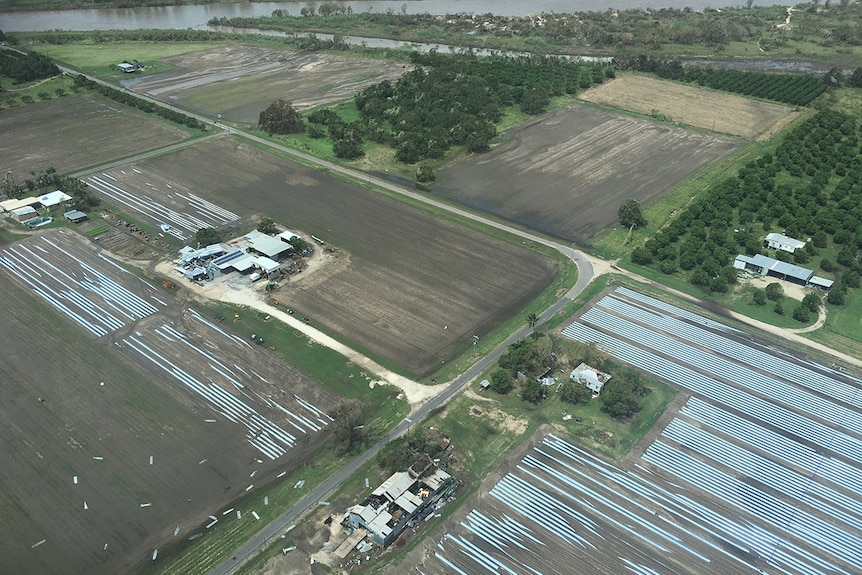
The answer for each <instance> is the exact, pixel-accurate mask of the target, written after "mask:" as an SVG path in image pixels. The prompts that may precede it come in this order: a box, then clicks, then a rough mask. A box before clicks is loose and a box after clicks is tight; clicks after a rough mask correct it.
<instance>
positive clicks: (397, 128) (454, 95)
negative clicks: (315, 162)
mask: <svg viewBox="0 0 862 575" xmlns="http://www.w3.org/2000/svg"><path fill="white" fill-rule="evenodd" d="M411 61H412V63H413V64H415V65H416V67H415V68H414V69H413V70H412V71H410V72H407V73H406V74H405V75H404V76H402V77H401V78H399V79H398V81H397V82H395V84H392V83H391V82H389V81H383V82H381V83H379V84H375V85H373V86H370V87H368V88H366V89H364V90H362V91H361V92H359V93H358V94H357V95H356V96H355V98H354V104H355V108H353V109H351V108H348V107H345V106H339V107H337V108H321V109H317V110H313V111H312V112H311V113H309V114H308V122H309V123H310V127H309V129H308V139H303V140H302V144H303V145H304V146H305V147H306V149H319V148H321V147H323V145H324V144H323V142H324V138H328V141H329V143H331V146H332V155H333V156H335V158H341V159H348V160H351V159H356V158H360V157H362V156H364V155H365V154H366V152H367V151H368V150H367V146H366V143H365V142H366V140H370V142H373V143H374V144H376V145H379V146H385V147H391V148H392V149H393V150H394V158H395V160H396V161H398V162H401V163H406V164H414V163H416V162H419V161H422V160H441V159H442V158H443V157H444V155H445V154H446V153H447V152H448V151H449V150H450V148H453V147H457V148H463V149H466V150H467V151H468V152H471V153H481V152H484V151H487V150H488V149H489V148H490V145H491V143H492V141H493V140H494V138H495V137H496V136H497V124H498V123H500V122H501V120H502V119H503V114H504V111H505V110H506V109H508V108H518V109H520V111H521V112H522V113H523V114H525V115H527V116H530V115H536V114H540V113H543V112H545V111H546V110H547V109H548V107H549V106H550V105H551V103H552V98H555V97H561V96H565V95H569V96H570V95H572V94H574V93H576V92H577V91H578V90H581V89H585V88H589V87H590V86H591V85H593V84H594V83H600V82H602V81H604V79H605V78H606V77H609V76H612V75H613V70H612V69H611V68H606V67H603V66H601V65H598V64H580V63H576V62H571V61H568V60H564V59H558V58H551V57H519V58H512V57H503V56H496V57H492V58H474V57H469V56H456V55H443V54H437V53H430V54H420V53H418V52H414V53H413V54H412V56H411ZM453 102H454V103H455V104H454V105H453ZM283 107H284V106H283V105H282V108H283ZM270 108H272V106H271V107H270ZM342 113H343V114H345V115H344V116H342V115H341V114H342ZM270 115H271V112H270V109H269V108H268V109H267V110H264V112H262V113H261V122H260V127H261V129H263V130H264V131H266V132H268V133H269V134H273V133H277V134H287V133H295V132H302V131H303V129H304V126H303V125H302V124H300V123H298V122H297V121H296V118H295V114H294V116H291V118H293V119H292V120H291V121H290V129H287V128H278V129H275V128H274V126H273V125H272V122H271V120H269V116H270ZM277 117H279V118H282V120H281V123H284V122H285V120H284V118H287V117H289V115H288V114H287V112H283V113H281V114H278V115H277ZM374 144H372V145H374ZM327 156H328V154H327ZM324 157H325V156H324ZM377 168H378V169H379V166H377ZM429 168H430V166H429ZM432 169H433V168H432ZM408 177H409V178H411V179H412V177H413V176H412V175H410V176H408ZM423 177H424V178H426V180H425V181H426V182H427V181H431V180H430V179H428V175H427V172H426V175H423Z"/></svg>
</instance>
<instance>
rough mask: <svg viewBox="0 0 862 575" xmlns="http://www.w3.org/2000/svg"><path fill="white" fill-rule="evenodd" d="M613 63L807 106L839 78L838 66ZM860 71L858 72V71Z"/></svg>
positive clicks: (639, 59)
mask: <svg viewBox="0 0 862 575" xmlns="http://www.w3.org/2000/svg"><path fill="white" fill-rule="evenodd" d="M617 64H618V65H619V66H620V68H622V69H626V70H636V71H639V72H649V73H652V74H656V75H657V76H659V77H661V78H666V79H669V80H676V81H678V82H689V83H692V84H697V85H699V86H706V87H708V88H714V89H716V90H723V91H725V92H734V93H737V94H744V95H746V96H753V97H755V98H764V99H766V100H775V101H776V102H783V103H785V104H793V105H795V106H807V105H808V104H810V103H811V102H812V101H814V99H815V98H817V97H818V96H820V95H821V94H822V93H823V92H825V91H826V89H827V88H829V87H835V86H837V85H839V84H838V82H839V81H836V80H835V78H836V77H839V78H840V82H842V83H843V76H841V75H840V74H841V73H840V71H839V70H838V69H833V70H830V72H829V73H827V74H826V75H825V76H817V75H815V74H778V73H770V72H751V71H745V70H731V69H727V68H706V67H702V66H683V65H682V63H681V62H680V61H679V60H666V59H663V58H655V57H653V56H647V55H644V54H641V55H639V56H633V57H621V58H619V59H618V60H617ZM860 74H862V71H860Z"/></svg>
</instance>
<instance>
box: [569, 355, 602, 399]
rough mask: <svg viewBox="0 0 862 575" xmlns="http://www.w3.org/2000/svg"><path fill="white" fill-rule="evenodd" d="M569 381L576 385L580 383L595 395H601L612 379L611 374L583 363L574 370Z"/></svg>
mask: <svg viewBox="0 0 862 575" xmlns="http://www.w3.org/2000/svg"><path fill="white" fill-rule="evenodd" d="M569 379H571V380H572V381H574V382H575V383H580V384H581V385H583V386H584V387H586V388H588V389H589V390H590V391H592V392H593V395H594V396H596V395H600V394H601V393H602V388H603V387H604V386H605V384H606V383H607V382H608V381H609V380H610V379H611V376H610V374H608V373H605V372H603V371H599V370H597V369H596V368H594V367H592V366H590V365H587V364H586V363H584V362H581V363H580V364H579V365H578V367H576V368H575V369H573V370H572V373H570V374H569Z"/></svg>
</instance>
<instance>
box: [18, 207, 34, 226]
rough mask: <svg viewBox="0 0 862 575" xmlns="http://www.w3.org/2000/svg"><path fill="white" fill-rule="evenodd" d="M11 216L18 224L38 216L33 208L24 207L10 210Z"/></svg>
mask: <svg viewBox="0 0 862 575" xmlns="http://www.w3.org/2000/svg"><path fill="white" fill-rule="evenodd" d="M12 216H13V217H14V218H15V219H16V220H18V221H19V222H22V223H23V222H26V221H29V220H32V219H33V218H36V217H38V216H39V212H37V211H36V208H34V207H33V206H24V207H23V208H18V209H17V210H12Z"/></svg>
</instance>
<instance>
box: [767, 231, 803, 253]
mask: <svg viewBox="0 0 862 575" xmlns="http://www.w3.org/2000/svg"><path fill="white" fill-rule="evenodd" d="M763 246H764V247H767V248H769V249H771V250H783V251H785V252H790V253H791V254H792V253H793V252H795V251H796V250H798V249H801V248H804V247H805V242H803V241H799V240H797V239H796V238H791V237H790V236H785V235H784V234H777V233H774V232H773V233H771V234H766V237H765V238H764V240H763Z"/></svg>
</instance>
